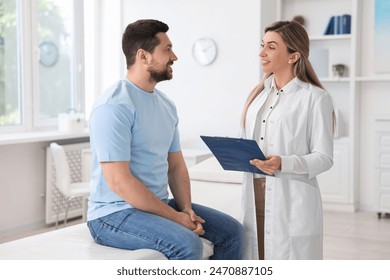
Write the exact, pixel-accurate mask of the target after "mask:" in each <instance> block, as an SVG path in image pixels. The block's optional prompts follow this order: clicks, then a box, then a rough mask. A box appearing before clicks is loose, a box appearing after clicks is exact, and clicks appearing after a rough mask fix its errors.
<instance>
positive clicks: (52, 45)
mask: <svg viewBox="0 0 390 280" xmlns="http://www.w3.org/2000/svg"><path fill="white" fill-rule="evenodd" d="M0 18H1V19H0V131H7V132H8V131H11V130H13V131H15V130H34V129H37V128H40V129H41V128H50V127H54V126H55V125H56V124H57V116H58V114H59V113H64V112H67V111H68V110H76V111H78V112H83V111H84V73H83V69H84V63H83V40H82V38H83V1H80V0H73V1H63V0H29V1H24V0H0Z"/></svg>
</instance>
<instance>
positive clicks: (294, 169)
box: [242, 21, 334, 259]
mask: <svg viewBox="0 0 390 280" xmlns="http://www.w3.org/2000/svg"><path fill="white" fill-rule="evenodd" d="M259 55H260V58H261V64H262V68H263V72H264V73H265V77H264V79H263V80H262V82H261V83H260V84H259V85H258V86H257V87H256V88H255V89H254V90H253V91H252V92H251V94H250V95H249V97H248V99H247V102H246V104H245V106H244V110H243V122H242V124H243V130H242V133H243V135H242V137H243V138H248V139H254V140H256V141H257V142H258V144H259V146H260V148H261V149H262V150H263V152H264V154H265V155H266V158H267V159H266V160H265V161H262V160H259V159H254V160H252V161H251V162H250V163H251V164H252V165H254V166H256V167H257V168H258V169H260V170H261V171H263V172H265V173H267V174H269V175H273V176H260V175H259V174H257V173H256V174H252V173H246V175H245V178H244V183H243V184H244V188H243V201H242V206H243V222H244V227H245V231H246V250H245V258H246V259H264V258H265V259H322V231H323V230H322V216H323V213H322V201H321V195H320V190H319V187H318V183H317V179H316V176H317V175H318V174H320V173H322V172H324V171H326V170H328V169H329V168H331V167H332V165H333V120H334V119H333V103H332V99H331V96H330V94H329V93H328V92H327V91H325V90H324V89H323V87H322V85H321V83H320V82H319V80H318V78H317V76H316V74H315V72H314V70H313V68H312V66H311V64H310V62H309V38H308V35H307V33H306V31H305V29H304V27H303V26H302V25H301V24H300V23H298V22H296V21H279V22H275V23H273V24H272V25H270V26H268V27H267V28H265V34H264V37H263V41H262V49H261V51H260V54H259Z"/></svg>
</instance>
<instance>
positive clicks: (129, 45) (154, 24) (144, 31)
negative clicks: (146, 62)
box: [122, 19, 169, 68]
mask: <svg viewBox="0 0 390 280" xmlns="http://www.w3.org/2000/svg"><path fill="white" fill-rule="evenodd" d="M168 29H169V27H168V25H167V24H165V23H163V22H161V21H158V20H155V19H141V20H137V21H136V22H133V23H130V24H129V25H128V26H127V27H126V29H125V32H124V33H123V36H122V50H123V53H124V54H125V57H126V64H127V68H129V67H130V66H131V65H133V64H134V62H135V54H136V53H137V51H138V50H139V49H143V50H145V51H148V52H150V53H152V52H153V50H154V48H155V47H156V46H157V45H158V44H159V43H160V40H159V39H158V38H157V37H156V34H157V33H159V32H163V33H166V32H167V31H168Z"/></svg>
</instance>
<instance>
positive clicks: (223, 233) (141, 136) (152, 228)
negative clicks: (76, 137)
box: [88, 20, 243, 259]
mask: <svg viewBox="0 0 390 280" xmlns="http://www.w3.org/2000/svg"><path fill="white" fill-rule="evenodd" d="M167 31H168V26H167V25H166V24H165V23H163V22H160V21H157V20H139V21H136V22H134V23H131V24H129V25H128V26H127V28H126V30H125V32H124V34H123V38H122V49H123V52H124V54H125V56H126V62H127V75H126V77H125V78H124V79H122V80H120V81H118V82H116V83H115V84H114V85H113V86H112V87H110V88H109V89H107V90H106V92H105V93H104V95H103V96H102V97H101V98H100V99H99V100H98V101H97V102H96V103H95V105H94V107H93V109H92V113H91V116H90V120H89V123H90V139H91V150H92V155H93V163H92V165H93V167H92V177H91V194H90V197H89V209H88V227H89V229H90V232H91V235H92V237H93V238H94V240H95V241H96V242H97V243H99V244H102V245H106V246H111V247H118V248H123V249H129V250H135V249H142V248H149V249H153V250H157V251H160V252H162V253H163V254H164V255H165V256H166V257H167V258H168V259H201V258H202V250H203V245H202V241H201V239H200V238H199V236H201V237H203V238H205V239H207V240H209V241H211V242H212V243H213V244H214V255H213V256H212V257H211V259H241V258H242V251H243V227H242V225H241V224H240V223H239V222H238V221H237V220H235V219H234V218H232V217H231V216H229V215H227V214H224V213H222V212H219V211H217V210H214V209H211V208H208V207H205V206H201V205H197V204H192V203H191V195H190V193H191V192H190V179H189V175H188V170H187V167H186V165H185V162H184V159H183V155H182V152H181V148H180V139H179V132H178V116H177V112H176V108H175V105H174V104H173V103H172V101H171V100H170V99H168V97H167V96H166V95H165V94H163V93H162V92H161V91H159V90H158V89H156V88H155V86H156V84H157V83H158V82H160V81H164V80H170V79H171V78H172V72H173V70H172V65H173V62H174V61H176V60H177V57H176V55H175V53H174V52H173V50H172V43H171V41H170V39H169V38H168V36H167V34H166V32H167ZM168 185H169V188H170V190H171V192H172V195H173V199H169V198H168Z"/></svg>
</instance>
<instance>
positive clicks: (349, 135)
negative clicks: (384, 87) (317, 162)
mask: <svg viewBox="0 0 390 280" xmlns="http://www.w3.org/2000/svg"><path fill="white" fill-rule="evenodd" d="M361 7H362V3H361V0H276V1H275V0H263V1H262V5H261V9H262V15H264V17H265V18H266V19H267V21H268V22H265V20H262V27H261V30H262V31H263V30H264V28H265V26H267V25H268V24H270V23H272V22H273V21H276V20H292V19H293V17H294V16H297V15H300V16H303V17H304V19H305V24H304V26H305V28H306V30H307V32H308V34H309V38H310V54H311V55H312V57H310V56H309V59H310V60H311V61H312V62H313V67H314V68H315V70H316V72H317V74H318V76H319V78H320V81H321V83H322V84H323V86H324V87H325V88H326V89H327V91H328V92H329V93H330V94H331V95H332V98H333V102H334V106H335V109H336V110H337V113H338V115H339V119H338V121H340V122H341V125H340V127H341V131H339V133H338V136H339V137H338V138H335V140H334V166H333V168H331V169H330V170H329V171H327V172H325V173H323V174H320V176H318V180H319V183H320V188H321V193H322V197H323V202H324V208H326V209H334V210H345V211H355V210H356V209H357V203H358V195H359V194H358V190H359V185H358V180H357V173H358V168H359V156H358V155H359V151H358V147H359V142H358V141H359V133H360V132H359V126H358V124H359V108H360V104H359V100H360V99H359V97H358V95H359V86H360V82H362V81H369V78H368V77H357V73H358V69H359V61H360V58H359V50H360V49H359V48H358V42H360V38H359V32H356V30H359V29H360V26H359V21H358V19H359V18H360V15H361ZM342 14H350V15H351V34H337V35H323V33H324V30H325V28H326V26H327V24H328V21H329V19H330V17H331V16H336V15H342ZM261 36H263V34H262V35H261ZM316 50H318V51H319V53H318V54H317V56H318V55H320V56H322V57H320V58H321V63H320V64H318V65H320V66H321V67H325V68H322V69H316V66H317V67H318V65H315V63H314V62H315V52H316ZM322 54H325V55H322ZM324 57H325V59H324ZM326 57H327V59H326ZM326 64H327V65H326ZM334 64H344V65H346V67H347V71H346V74H345V75H344V76H343V77H337V76H334V75H333V72H332V65H334ZM319 70H321V71H319ZM320 73H322V75H321V76H320ZM323 73H325V74H323Z"/></svg>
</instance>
